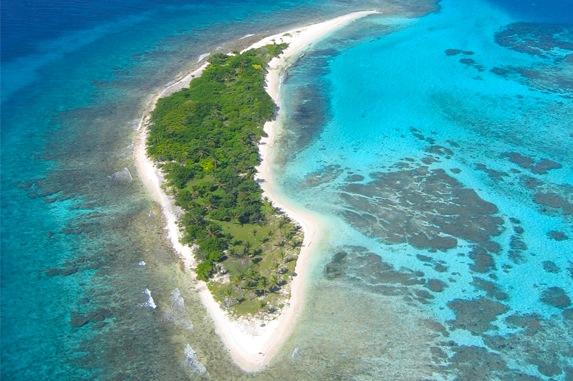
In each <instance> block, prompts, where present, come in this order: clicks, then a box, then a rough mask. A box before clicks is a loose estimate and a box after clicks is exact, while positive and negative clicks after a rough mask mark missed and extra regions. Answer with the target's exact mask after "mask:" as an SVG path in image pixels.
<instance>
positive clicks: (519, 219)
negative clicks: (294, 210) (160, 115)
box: [0, 0, 573, 380]
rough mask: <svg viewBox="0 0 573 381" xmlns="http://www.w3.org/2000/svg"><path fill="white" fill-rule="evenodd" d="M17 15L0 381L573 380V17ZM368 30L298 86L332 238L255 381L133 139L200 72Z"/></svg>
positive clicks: (7, 102)
mask: <svg viewBox="0 0 573 381" xmlns="http://www.w3.org/2000/svg"><path fill="white" fill-rule="evenodd" d="M0 7H1V17H2V20H1V49H2V50H1V65H2V66H1V69H2V72H1V98H2V104H1V126H0V127H1V174H0V175H1V210H0V212H1V252H0V253H1V278H0V282H1V294H0V298H1V378H2V379H3V380H84V379H97V380H188V379H197V380H199V379H212V380H240V379H245V380H247V379H260V380H277V379H280V380H332V379H340V380H350V379H355V380H424V379H432V380H433V379H436V380H442V379H444V380H450V379H452V380H453V379H459V380H489V379H492V380H493V379H496V380H498V379H499V380H536V379H542V380H551V379H554V380H570V379H573V360H572V358H573V340H572V338H573V309H572V300H573V169H572V168H573V154H572V152H573V124H572V123H571V121H572V120H573V102H572V100H573V0H561V1H559V0H543V1H541V0H536V1H526V2H523V1H517V0H511V1H500V0H468V1H464V2H463V3H462V2H456V1H453V0H443V1H441V2H440V3H439V5H438V6H436V4H434V2H432V1H429V0H428V1H417V2H413V1H408V0H397V1H392V2H382V1H375V0H368V1H362V2H360V4H357V3H356V2H348V1H344V0H295V1H270V0H269V1H267V0H263V1H261V0H258V1H250V0H248V1H224V0H219V1H181V0H173V1H161V2H159V1H144V0H141V1H134V0H131V1H129V0H127V1H121V2H119V1H116V2H112V1H107V2H101V1H98V2H94V1H83V2H79V1H41V0H26V1H16V0H4V1H2V2H1V3H0ZM369 9H380V10H382V12H383V13H382V14H381V15H377V16H370V17H367V18H365V19H363V20H361V21H359V22H355V23H353V24H351V25H349V26H348V27H346V28H344V29H342V30H340V31H339V32H337V33H335V34H333V35H332V36H331V37H330V38H327V39H325V40H324V41H322V42H321V43H319V44H317V45H316V46H315V47H314V49H313V50H312V51H309V52H308V53H307V54H306V55H305V56H304V57H303V58H302V59H301V60H300V61H299V62H297V64H296V65H295V66H294V67H292V68H291V69H290V70H289V73H288V76H287V77H286V78H285V82H284V86H283V87H282V98H283V105H284V106H283V110H282V112H281V114H280V120H282V121H283V125H284V127H285V129H284V131H283V132H282V133H281V140H280V142H279V144H278V145H277V147H278V148H277V152H276V156H277V157H276V165H275V168H274V171H275V173H276V174H277V175H279V176H278V178H280V179H281V180H280V185H281V187H282V191H283V192H284V194H285V195H287V196H288V197H290V198H291V199H292V200H293V202H296V203H299V204H300V205H303V206H305V207H307V208H309V209H311V210H313V211H315V212H317V213H320V214H323V215H325V216H327V217H328V220H329V221H330V224H329V226H326V227H325V229H329V231H331V232H333V233H332V234H330V235H329V238H328V242H326V243H325V244H324V245H323V247H321V249H320V250H319V251H317V253H316V255H315V257H314V258H313V264H312V266H313V267H312V279H311V282H310V285H309V292H308V297H307V300H306V302H305V308H304V311H303V314H302V315H301V317H300V319H299V322H298V324H297V326H296V328H295V330H294V332H293V334H292V336H291V337H290V338H289V340H288V342H287V343H286V344H285V347H284V350H283V352H282V353H281V354H279V355H278V356H277V359H276V361H275V362H274V363H273V364H271V366H270V367H269V368H268V369H267V370H265V371H263V372H261V373H259V374H257V375H248V374H245V373H243V372H242V371H241V370H240V369H239V368H237V367H236V366H235V365H234V364H233V362H232V361H231V359H230V357H229V356H228V354H227V351H226V349H225V348H224V347H223V345H222V343H221V342H220V340H219V338H218V336H217V335H216V333H215V332H214V327H213V325H212V323H211V322H210V320H209V318H208V316H207V315H206V313H205V311H204V309H203V307H202V306H201V305H200V302H199V299H198V297H197V295H196V294H195V292H194V291H193V285H192V283H191V281H190V279H189V274H188V270H187V269H184V268H182V265H181V264H180V263H179V261H178V259H177V257H176V256H175V254H174V253H173V252H172V250H171V248H170V246H169V243H168V241H167V239H166V238H165V234H164V229H163V224H162V220H161V212H160V210H159V209H158V207H157V206H156V205H154V204H153V202H152V201H151V200H150V197H149V196H148V195H147V193H146V190H145V189H144V187H143V185H142V184H141V183H140V181H139V179H138V178H137V175H136V172H135V169H134V165H133V142H134V138H135V129H136V127H137V124H138V122H139V119H140V118H141V115H142V113H143V111H144V109H145V107H146V105H147V104H148V102H149V101H150V99H151V98H152V96H153V94H155V93H156V92H157V91H159V90H160V89H161V88H162V87H163V86H165V85H166V84H168V83H169V82H171V81H173V80H174V79H175V78H177V77H179V76H180V75H181V74H183V73H186V72H189V71H190V70H192V69H193V68H195V67H196V66H198V65H199V62H198V61H199V59H200V57H201V56H202V55H203V54H205V53H208V52H214V51H217V50H220V51H231V50H233V49H235V48H240V47H243V46H248V45H249V44H250V43H252V42H254V41H256V40H257V39H259V38H260V37H262V36H263V35H268V34H272V33H276V32H278V31H281V30H286V29H290V28H292V27H294V26H300V25H306V24H310V23H312V22H315V21H317V20H323V19H328V18H331V17H335V16H338V15H341V14H345V13H349V12H352V11H355V10H369ZM245 36H247V37H246V38H243V37H245ZM241 38H243V39H241ZM357 311H360V313H357Z"/></svg>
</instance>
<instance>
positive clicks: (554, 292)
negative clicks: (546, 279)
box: [541, 287, 571, 309]
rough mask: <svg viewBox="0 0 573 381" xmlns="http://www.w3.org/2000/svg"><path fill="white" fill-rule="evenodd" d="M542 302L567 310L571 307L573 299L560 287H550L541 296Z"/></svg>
mask: <svg viewBox="0 0 573 381" xmlns="http://www.w3.org/2000/svg"><path fill="white" fill-rule="evenodd" d="M541 301H542V302H543V303H545V304H549V305H551V306H553V307H557V308H562V309H563V308H567V307H569V306H570V305H571V299H569V296H567V293H566V292H565V290H563V289H562V288H560V287H550V288H548V289H547V290H545V291H543V293H542V294H541Z"/></svg>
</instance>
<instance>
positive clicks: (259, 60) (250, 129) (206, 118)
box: [147, 44, 302, 315]
mask: <svg viewBox="0 0 573 381" xmlns="http://www.w3.org/2000/svg"><path fill="white" fill-rule="evenodd" d="M285 47H286V44H281V45H276V44H275V45H267V46H265V47H262V48H259V49H252V50H249V51H247V52H245V53H242V54H238V53H236V54H234V55H223V54H218V55H214V56H213V57H211V59H210V60H209V62H210V65H209V66H208V67H207V68H206V69H205V71H204V72H203V74H202V75H201V76H200V77H199V78H196V79H194V80H193V81H191V84H190V86H189V88H187V89H183V90H181V91H179V92H177V93H175V94H172V95H170V96H169V97H166V98H162V99H160V100H159V101H158V103H157V106H156V108H155V110H154V111H153V113H152V115H151V124H150V126H149V136H148V140H147V152H148V155H149V156H150V157H151V158H152V159H154V160H155V161H156V162H157V163H158V165H159V166H160V167H161V168H162V170H163V172H164V174H165V179H166V185H167V188H168V190H169V191H170V192H171V193H172V194H173V196H174V198H175V202H176V204H177V205H178V206H179V207H181V209H182V210H183V211H184V214H183V216H182V218H181V220H180V225H181V228H182V232H183V241H184V243H186V244H196V245H197V246H198V249H197V250H195V257H196V259H197V262H198V266H197V269H196V271H197V276H198V278H199V279H201V280H204V281H207V282H208V285H209V288H210V290H211V292H212V293H213V295H214V297H215V298H217V299H218V300H219V301H220V302H221V303H222V304H223V305H224V306H226V307H228V308H231V309H232V310H233V311H235V312H236V313H238V314H241V315H243V314H252V313H256V312H259V311H264V312H272V311H275V310H277V309H278V308H280V304H281V303H282V302H284V300H285V298H286V297H287V296H288V291H286V290H284V286H285V285H286V284H288V283H289V280H290V277H292V276H293V275H295V274H294V272H293V271H294V264H295V263H296V257H297V255H298V251H299V249H300V246H301V245H302V233H301V232H300V229H299V227H297V226H295V224H293V222H292V221H290V220H289V219H288V218H286V217H285V216H283V215H281V213H280V211H278V210H276V209H275V208H273V207H272V206H271V205H270V203H269V202H268V201H266V200H263V198H262V190H261V188H260V187H259V185H258V184H257V182H256V181H255V179H254V175H255V172H256V171H255V167H256V166H257V165H258V164H259V163H260V158H259V151H258V142H259V141H260V139H261V137H262V136H264V131H263V125H264V123H265V122H266V121H267V120H270V119H271V118H272V117H273V115H274V112H275V107H276V105H275V104H274V102H273V101H272V99H271V97H270V96H269V95H268V94H267V93H266V91H265V90H264V85H265V82H264V77H265V74H266V67H267V64H268V62H269V61H270V60H271V59H272V58H273V57H274V56H276V55H278V54H280V53H281V52H282V50H283V49H284V48H285Z"/></svg>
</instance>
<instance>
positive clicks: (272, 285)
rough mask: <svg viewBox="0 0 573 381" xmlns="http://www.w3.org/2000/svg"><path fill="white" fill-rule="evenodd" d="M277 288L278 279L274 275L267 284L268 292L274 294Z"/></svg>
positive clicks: (278, 284)
mask: <svg viewBox="0 0 573 381" xmlns="http://www.w3.org/2000/svg"><path fill="white" fill-rule="evenodd" d="M279 286H280V281H279V278H277V276H276V275H271V279H270V282H269V291H270V292H274V291H276V290H278V289H279Z"/></svg>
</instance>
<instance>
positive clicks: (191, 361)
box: [183, 344, 207, 374]
mask: <svg viewBox="0 0 573 381" xmlns="http://www.w3.org/2000/svg"><path fill="white" fill-rule="evenodd" d="M184 354H185V360H183V366H184V367H185V368H188V369H191V370H193V371H194V372H197V373H201V374H204V373H207V369H206V368H205V366H204V365H203V364H201V362H200V361H199V359H198V358H197V353H196V352H195V351H194V350H193V348H191V345H189V344H187V346H186V347H185V351H184Z"/></svg>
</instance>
